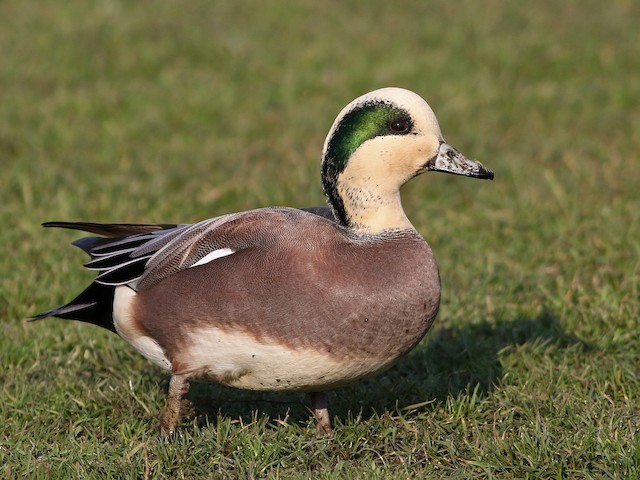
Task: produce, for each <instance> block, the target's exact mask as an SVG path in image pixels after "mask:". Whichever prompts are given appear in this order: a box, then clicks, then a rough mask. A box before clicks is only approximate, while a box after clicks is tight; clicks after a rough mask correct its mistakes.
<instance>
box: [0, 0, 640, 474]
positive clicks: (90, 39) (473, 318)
mask: <svg viewBox="0 0 640 480" xmlns="http://www.w3.org/2000/svg"><path fill="white" fill-rule="evenodd" d="M638 25H640V4H639V3H638V2H635V1H633V0H626V1H625V0H619V1H616V0H611V1H609V2H599V1H595V0H593V1H591V0H587V1H583V0H568V1H565V2H557V1H552V0H544V1H543V0H541V1H538V2H527V3H525V2H515V1H512V2H508V1H499V0H490V1H486V2H479V1H478V2H476V1H472V0H463V1H461V2H450V1H445V0H442V1H429V2H426V1H425V2H385V1H375V2H373V1H370V2H358V1H352V2H332V3H323V2H317V1H312V0H304V1H299V2H295V3H294V2H284V1H275V2H263V3H259V2H249V1H236V2H215V3H214V2H207V1H204V0H203V1H192V2H170V1H164V0H163V1H154V2H151V1H141V2H122V1H117V0H109V1H108V0H103V1H93V2H83V1H79V0H73V1H69V2H39V1H34V2H10V1H5V2H1V3H0V52H1V58H2V59H1V60H0V167H1V168H0V221H1V222H2V228H1V230H0V321H2V330H3V332H2V335H0V474H1V475H4V476H5V477H6V478H83V479H86V478H198V477H213V478H217V477H220V478H226V477H231V478H234V477H236V478H257V477H259V478H287V479H289V478H339V479H343V478H438V477H444V478H473V479H476V478H501V479H502V478H532V479H537V478H580V479H582V478H619V479H634V478H640V329H639V328H638V317H639V315H638V314H639V306H640V240H639V239H640V194H639V193H638V192H639V191H640V190H639V185H640V163H639V162H640V100H639V99H640V35H639V34H638ZM390 85H395V86H402V87H406V88H410V89H412V90H414V91H416V92H418V93H420V94H421V95H423V96H424V97H425V98H427V100H428V101H429V103H430V104H431V106H432V107H433V109H434V110H435V112H436V114H437V115H438V118H439V120H440V125H441V127H442V130H443V132H444V135H445V138H446V139H447V140H448V141H449V142H450V143H451V144H453V145H455V146H456V147H457V148H459V149H460V150H461V151H462V152H463V153H465V154H467V155H468V156H470V157H472V158H477V159H479V160H481V161H482V162H483V163H484V164H485V165H486V166H488V167H490V168H492V169H493V170H494V171H495V173H496V180H495V181H494V182H477V181H472V180H468V179H463V178H460V177H453V176H447V175H436V174H432V175H425V176H423V177H421V178H418V179H416V180H414V181H412V182H411V183H410V184H409V185H407V187H405V189H404V191H403V199H404V205H405V209H406V211H407V214H408V216H409V217H410V218H411V219H412V221H413V222H414V225H415V226H416V228H417V229H418V230H419V231H420V232H421V233H422V234H423V235H424V236H425V238H426V239H427V240H428V242H429V243H430V245H431V246H432V248H433V249H434V251H435V253H436V256H437V258H438V261H439V264H440V268H441V273H442V284H443V300H442V306H441V310H440V314H439V317H438V319H437V321H436V325H435V326H434V328H433V330H432V331H431V332H430V333H429V334H428V335H427V337H426V338H425V339H424V341H423V342H422V343H421V344H420V345H419V347H418V348H416V350H414V351H413V352H412V353H411V354H410V355H409V357H408V358H406V359H405V360H403V361H402V362H401V363H399V364H398V365H397V366H396V367H394V368H393V369H392V370H390V371H389V372H387V373H386V374H384V375H381V376H379V377H376V378H373V379H370V380H368V381H366V382H363V383H361V384H359V385H355V386H353V387H349V388H344V389H340V390H338V391H336V392H335V393H334V395H333V402H332V414H333V417H334V423H335V427H336V432H335V435H333V436H331V437H328V438H320V439H316V438H314V429H313V425H312V422H311V420H310V416H309V412H308V410H307V403H306V402H307V399H306V398H305V397H304V396H301V395H287V394H264V393H254V392H242V391H237V390H231V389H227V388H223V387H220V386H216V385H195V386H194V388H193V389H192V391H191V392H190V394H189V396H188V398H189V400H190V401H191V404H192V408H191V413H190V414H189V415H187V416H186V417H185V418H184V421H183V423H182V425H181V428H180V434H179V436H178V438H176V439H175V440H174V441H173V442H165V441H163V440H162V439H160V438H159V437H158V435H157V414H158V412H159V410H160V409H161V408H162V406H163V405H164V396H165V391H166V388H167V383H168V377H167V375H166V374H164V373H162V372H161V371H159V370H158V369H157V368H155V367H154V366H153V365H151V364H150V363H149V362H147V361H146V360H145V359H144V358H142V357H141V356H139V355H138V354H137V353H136V352H135V351H134V350H133V349H132V348H131V347H129V346H128V345H127V344H126V343H125V342H124V341H122V340H121V339H119V338H118V337H116V336H115V335H112V334H109V333H108V332H106V331H103V330H101V329H97V328H95V327H92V326H90V325H83V324H77V323H74V322H65V321H62V320H46V321H42V322H38V323H28V322H26V321H25V318H27V317H28V316H29V315H33V314H35V313H38V312H40V311H42V310H45V309H47V308H49V307H52V306H55V305H58V304H60V303H63V302H65V301H67V300H69V299H71V298H72V297H73V296H74V295H75V294H76V293H77V292H78V291H79V290H80V289H81V288H83V286H84V285H85V284H86V283H87V282H88V281H89V280H90V279H91V277H92V275H91V273H90V272H87V271H83V269H82V268H81V266H80V265H81V263H82V262H83V261H84V260H85V259H84V257H83V255H82V253H81V252H80V251H78V250H76V249H72V247H70V246H69V245H68V243H69V242H70V241H72V240H73V239H74V238H77V235H76V234H74V233H73V232H67V231H55V230H47V231H45V230H42V229H41V228H40V226H39V224H40V223H41V222H43V221H47V220H92V221H98V222H117V221H120V222H192V221H197V220H200V219H204V218H208V217H212V216H215V215H219V214H222V213H227V212H232V211H239V210H245V209H249V208H254V207H260V206H267V205H290V206H308V205H317V204H321V203H322V202H323V201H324V199H323V195H322V190H321V187H320V179H319V157H320V150H321V148H322V142H323V140H324V137H325V135H326V133H327V131H328V129H329V127H330V125H331V123H332V122H333V119H334V118H335V116H336V114H337V113H338V111H339V110H340V109H341V108H342V107H343V106H344V105H346V103H347V102H349V101H351V100H352V99H353V98H355V97H356V96H358V95H360V94H362V93H364V92H366V91H368V90H372V89H375V88H379V87H382V86H390Z"/></svg>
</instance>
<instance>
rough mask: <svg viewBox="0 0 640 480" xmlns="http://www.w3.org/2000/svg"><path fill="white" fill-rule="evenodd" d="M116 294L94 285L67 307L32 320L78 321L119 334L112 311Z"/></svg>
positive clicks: (107, 287) (50, 311)
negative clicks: (57, 319)
mask: <svg viewBox="0 0 640 480" xmlns="http://www.w3.org/2000/svg"><path fill="white" fill-rule="evenodd" d="M114 293H115V288H114V287H111V286H104V285H100V284H98V283H92V284H91V285H89V286H88V287H87V288H86V289H85V290H84V291H83V292H82V293H81V294H80V295H78V296H77V297H76V298H74V299H73V300H72V301H70V302H69V303H67V304H66V305H62V306H60V307H57V308H53V309H51V310H49V311H46V312H43V313H39V314H37V315H34V316H33V317H31V319H30V320H31V321H35V320H42V319H43V318H47V317H57V318H64V319H67V320H78V321H80V322H86V323H91V324H93V325H97V326H99V327H102V328H106V329H107V330H110V331H112V332H113V333H117V332H116V329H115V326H114V325H113V310H112V309H113V296H114Z"/></svg>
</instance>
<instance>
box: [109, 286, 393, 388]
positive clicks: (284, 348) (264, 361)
mask: <svg viewBox="0 0 640 480" xmlns="http://www.w3.org/2000/svg"><path fill="white" fill-rule="evenodd" d="M136 295H137V294H136V292H135V291H133V290H132V289H130V288H129V287H126V286H120V287H116V290H115V296H114V302H113V320H114V325H115V328H116V331H117V332H118V334H119V335H120V336H121V337H122V338H124V339H125V340H126V341H127V342H129V343H130V344H131V345H132V346H133V347H134V348H135V349H136V350H138V351H139V352H140V353H141V354H142V355H143V356H144V357H146V358H147V359H149V360H151V361H152V362H153V363H154V364H156V365H158V366H159V367H161V368H163V369H165V370H170V371H172V373H175V374H183V375H187V376H190V377H191V376H193V377H201V378H205V379H211V380H215V381H217V382H220V383H222V384H224V385H229V386H231V387H236V388H244V389H249V390H325V389H330V388H333V387H338V386H340V385H345V384H348V383H352V382H355V381H357V380H359V379H361V378H363V377H367V376H370V375H373V374H375V373H378V372H381V371H384V370H386V369H387V368H389V367H390V366H391V365H393V363H395V360H396V359H380V358H371V357H368V358H361V359H355V358H350V357H347V358H344V359H340V360H343V361H339V359H336V357H333V356H329V355H327V354H325V353H323V352H321V351H319V350H315V349H312V348H302V347H300V348H292V347H290V346H288V345H285V344H280V343H277V342H275V341H274V340H273V339H270V338H265V339H264V340H258V339H256V338H255V337H253V336H251V335H248V334H246V333H244V332H241V331H230V330H228V329H227V330H223V329H220V328H216V327H203V328H199V329H197V330H194V331H192V332H190V333H189V335H187V337H186V338H183V339H181V344H180V345H179V348H178V349H176V350H177V352H178V353H177V354H175V356H174V357H175V358H167V355H166V353H165V351H164V350H163V349H162V347H161V346H160V345H159V344H158V343H157V342H156V341H155V340H154V339H153V338H151V337H149V336H146V335H143V334H142V332H139V331H137V330H136V329H135V327H134V325H133V322H132V321H131V318H132V317H131V304H132V301H133V300H134V298H135V296H136ZM174 364H175V365H180V367H179V368H180V370H179V371H176V370H175V369H174V368H173V365H174Z"/></svg>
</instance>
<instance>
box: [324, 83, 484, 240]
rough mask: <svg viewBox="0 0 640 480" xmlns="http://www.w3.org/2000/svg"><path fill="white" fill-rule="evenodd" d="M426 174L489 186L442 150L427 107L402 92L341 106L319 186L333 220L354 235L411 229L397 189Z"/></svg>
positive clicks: (471, 165) (478, 172)
mask: <svg viewBox="0 0 640 480" xmlns="http://www.w3.org/2000/svg"><path fill="white" fill-rule="evenodd" d="M427 171H437V172H445V173H452V174H455V175H464V176H467V177H474V178H485V179H493V172H492V171H491V170H489V169H488V168H485V167H484V166H483V165H482V164H481V163H480V162H477V161H472V160H469V159H467V158H465V157H464V156H463V155H462V154H461V153H460V152H458V151H457V150H456V149H455V148H453V147H452V146H451V145H449V144H448V143H446V142H445V141H444V139H443V138H442V133H441V132H440V126H439V125H438V120H437V119H436V116H435V114H434V113H433V110H431V107H429V104H428V103H427V102H426V101H425V100H424V99H423V98H422V97H420V96H419V95H417V94H415V93H413V92H411V91H409V90H405V89H402V88H382V89H380V90H375V91H373V92H370V93H367V94H365V95H362V96H361V97H358V98H356V99H355V100H354V101H353V102H351V103H350V104H349V105H347V106H346V107H345V108H344V109H343V110H342V111H341V112H340V114H339V115H338V117H337V118H336V120H335V122H334V123H333V126H332V127H331V130H330V131H329V134H328V136H327V139H326V140H325V144H324V148H323V152H322V184H323V188H324V192H325V195H326V196H327V200H328V202H329V204H330V205H331V207H332V209H333V212H334V215H335V217H336V219H337V221H338V223H339V224H341V225H342V226H344V227H346V228H349V229H352V230H354V231H357V232H360V233H369V234H376V233H383V232H385V231H393V230H406V229H413V226H412V225H411V223H410V222H409V220H408V219H407V217H406V215H405V214H404V211H403V209H402V205H401V203H400V187H401V186H402V185H403V184H404V183H406V182H407V181H408V180H410V179H411V178H413V177H415V176H417V175H420V174H422V173H424V172H427Z"/></svg>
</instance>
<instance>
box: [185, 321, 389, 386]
mask: <svg viewBox="0 0 640 480" xmlns="http://www.w3.org/2000/svg"><path fill="white" fill-rule="evenodd" d="M267 341H269V339H265V340H264V341H259V340H257V339H256V338H254V337H253V336H250V335H247V334H246V333H243V332H229V331H225V330H222V329H218V328H215V327H206V328H202V329H199V330H197V331H195V332H193V333H192V334H191V335H190V337H189V340H188V347H187V348H185V351H184V356H181V358H180V362H179V363H180V365H185V368H184V370H186V371H185V372H184V373H192V372H193V374H194V375H197V376H204V377H210V378H212V379H214V380H216V381H218V382H220V383H223V384H225V385H229V386H232V387H236V388H245V389H250V390H316V389H320V390H321V389H328V388H333V387H338V386H340V385H344V384H347V383H351V382H354V381H356V380H358V379H360V378H363V377H366V376H369V375H373V374H375V373H377V372H379V371H382V370H386V369H387V368H389V367H390V366H391V365H392V364H393V363H394V362H393V361H389V360H379V359H371V358H369V359H362V360H357V359H353V358H345V361H343V362H339V361H338V360H337V359H336V358H335V357H331V356H329V355H327V354H324V353H322V352H320V351H318V350H313V349H309V348H307V349H303V348H298V349H294V348H292V347H289V346H287V345H282V344H276V343H265V342H267ZM272 342H273V341H272ZM176 373H180V372H176Z"/></svg>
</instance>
